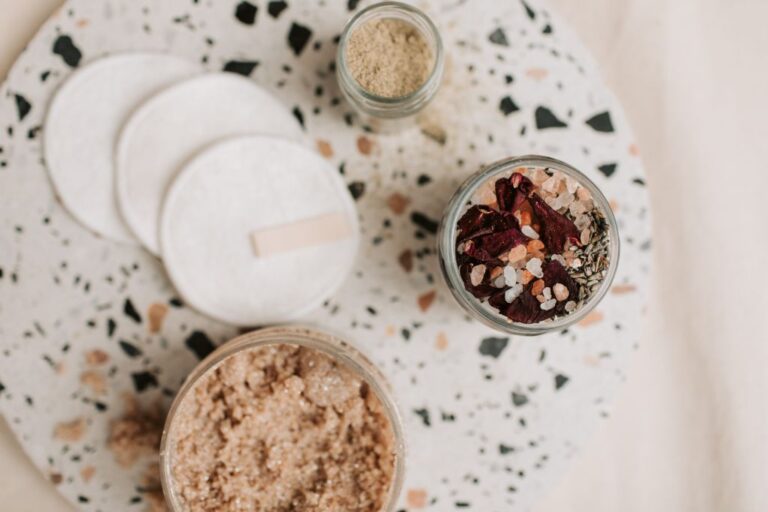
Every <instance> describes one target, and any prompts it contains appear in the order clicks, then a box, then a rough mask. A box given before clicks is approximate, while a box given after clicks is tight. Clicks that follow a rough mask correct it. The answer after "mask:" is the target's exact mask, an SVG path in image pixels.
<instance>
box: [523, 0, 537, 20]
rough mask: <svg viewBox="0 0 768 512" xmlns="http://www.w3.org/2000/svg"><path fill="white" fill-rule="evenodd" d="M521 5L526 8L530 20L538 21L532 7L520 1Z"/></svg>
mask: <svg viewBox="0 0 768 512" xmlns="http://www.w3.org/2000/svg"><path fill="white" fill-rule="evenodd" d="M520 3H521V4H523V7H524V8H525V13H526V14H527V15H528V17H529V18H531V19H532V20H535V19H536V11H534V10H533V9H532V8H531V6H530V5H528V4H527V3H525V0H520Z"/></svg>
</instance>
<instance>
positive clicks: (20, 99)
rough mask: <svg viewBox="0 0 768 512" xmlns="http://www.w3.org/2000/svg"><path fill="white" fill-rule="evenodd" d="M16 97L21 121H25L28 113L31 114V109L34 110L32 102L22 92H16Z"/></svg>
mask: <svg viewBox="0 0 768 512" xmlns="http://www.w3.org/2000/svg"><path fill="white" fill-rule="evenodd" d="M14 98H15V99H16V111H17V112H18V114H19V121H23V120H24V118H25V117H27V114H29V111H30V110H32V104H31V103H29V101H27V98H25V97H24V96H22V95H21V94H14Z"/></svg>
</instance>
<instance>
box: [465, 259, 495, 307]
mask: <svg viewBox="0 0 768 512" xmlns="http://www.w3.org/2000/svg"><path fill="white" fill-rule="evenodd" d="M459 273H460V274H461V280H462V281H464V288H466V290H467V291H468V292H469V293H471V294H472V295H474V296H475V297H477V298H478V299H484V298H486V297H489V296H490V295H491V294H493V293H495V292H496V290H497V288H494V287H493V286H491V285H490V284H487V277H488V275H490V272H487V271H486V273H485V275H486V279H484V280H483V282H482V283H480V284H479V285H477V286H474V285H473V284H472V264H471V263H464V264H463V265H461V266H460V267H459Z"/></svg>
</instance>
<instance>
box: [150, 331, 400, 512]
mask: <svg viewBox="0 0 768 512" xmlns="http://www.w3.org/2000/svg"><path fill="white" fill-rule="evenodd" d="M246 336H248V335H246ZM256 336H258V334H256ZM231 343H236V341H233V342H231ZM190 386H191V387H190V388H189V389H188V391H187V392H185V391H184V390H182V394H180V398H179V399H177V400H178V405H177V406H176V409H177V410H176V411H175V413H172V415H174V417H173V418H172V419H171V420H169V425H168V432H167V434H166V435H167V440H166V445H165V446H164V450H165V452H166V453H167V457H168V464H167V474H165V475H164V479H165V481H164V484H165V485H166V493H169V487H170V489H171V492H170V494H173V501H176V502H178V504H179V505H180V507H179V508H178V510H179V511H181V510H183V511H185V512H213V511H216V512H227V511H256V510H258V511H264V512H268V511H273V512H289V511H290V512H301V511H313V512H338V511H347V512H357V511H359V512H383V511H385V510H389V507H390V505H391V503H390V501H392V500H391V498H390V496H391V495H392V494H393V487H395V480H396V473H397V471H398V467H399V465H398V461H397V459H398V440H397V435H396V433H395V430H394V429H393V424H392V421H391V416H390V415H389V413H388V412H387V408H386V407H385V406H384V404H383V403H382V401H381V400H380V398H379V397H378V396H377V393H375V392H374V390H373V389H372V387H371V385H370V384H369V383H368V381H367V380H366V379H364V378H362V377H361V376H359V375H358V374H357V373H355V371H353V370H352V368H351V367H348V366H347V365H346V364H345V363H343V362H341V359H336V358H335V357H332V356H331V355H329V354H327V353H325V352H324V351H321V350H317V349H314V348H310V347H307V346H302V345H297V344H288V343H285V344H283V343H270V344H266V345H261V346H256V347H250V348H248V347H246V348H244V349H242V350H239V351H236V352H234V353H233V354H232V355H229V356H227V357H226V358H224V359H223V361H222V362H220V363H219V364H218V365H217V366H214V367H212V368H210V369H208V370H207V371H205V372H204V373H202V374H201V376H200V377H199V378H198V379H197V381H196V382H194V383H193V384H190Z"/></svg>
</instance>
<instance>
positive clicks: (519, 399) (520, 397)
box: [512, 391, 528, 407]
mask: <svg viewBox="0 0 768 512" xmlns="http://www.w3.org/2000/svg"><path fill="white" fill-rule="evenodd" d="M512 403H513V404H514V406H515V407H522V406H524V405H525V404H527V403H528V397H527V396H525V395H524V394H523V393H518V392H516V391H513V392H512Z"/></svg>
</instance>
